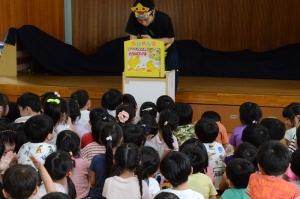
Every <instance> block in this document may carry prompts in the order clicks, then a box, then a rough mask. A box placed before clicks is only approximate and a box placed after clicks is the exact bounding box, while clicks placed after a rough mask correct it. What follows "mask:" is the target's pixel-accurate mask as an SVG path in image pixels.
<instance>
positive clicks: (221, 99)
mask: <svg viewBox="0 0 300 199" xmlns="http://www.w3.org/2000/svg"><path fill="white" fill-rule="evenodd" d="M0 85H1V88H0V92H3V93H5V94H7V95H9V96H12V97H13V96H15V97H17V96H19V95H20V94H22V93H24V92H28V91H30V92H34V93H37V94H39V95H41V94H42V93H44V92H45V91H58V92H59V93H60V94H61V95H62V96H63V97H69V96H70V94H71V93H72V92H73V91H74V90H77V89H85V90H87V91H88V92H89V94H90V97H91V99H93V100H99V99H100V98H101V96H102V94H103V93H104V92H105V91H106V90H107V89H109V88H116V89H119V90H120V91H122V77H121V76H54V75H43V74H27V73H20V74H18V76H17V77H0ZM178 87H179V90H178V91H177V93H176V102H186V103H190V104H210V105H237V106H238V105H240V104H242V103H243V102H245V101H252V102H256V103H257V104H259V105H260V106H266V107H285V106H286V105H287V104H289V103H290V102H295V101H300V80H299V81H294V80H293V81H292V80H267V79H242V78H214V77H194V76H189V77H187V76H180V77H179V84H178ZM145 92H147V91H145ZM15 97H13V98H15ZM11 100H13V99H11Z"/></svg>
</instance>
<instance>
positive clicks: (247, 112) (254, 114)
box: [229, 102, 262, 147]
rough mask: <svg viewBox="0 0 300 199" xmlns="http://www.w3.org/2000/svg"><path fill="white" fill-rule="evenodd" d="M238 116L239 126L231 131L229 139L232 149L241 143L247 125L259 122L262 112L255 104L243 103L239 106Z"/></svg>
mask: <svg viewBox="0 0 300 199" xmlns="http://www.w3.org/2000/svg"><path fill="white" fill-rule="evenodd" d="M239 114H240V121H241V125H240V126H238V127H236V128H235V129H234V130H233V132H232V134H231V137H230V139H229V143H230V144H231V145H232V146H233V147H238V146H239V145H240V144H241V143H242V139H241V138H242V135H243V130H244V129H245V128H246V126H247V125H249V124H254V123H258V122H259V120H260V118H261V116H262V111H261V109H260V107H259V106H258V105H257V104H256V103H253V102H245V103H243V104H242V105H241V106H240V108H239Z"/></svg>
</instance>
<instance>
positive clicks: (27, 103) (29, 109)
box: [17, 92, 42, 117]
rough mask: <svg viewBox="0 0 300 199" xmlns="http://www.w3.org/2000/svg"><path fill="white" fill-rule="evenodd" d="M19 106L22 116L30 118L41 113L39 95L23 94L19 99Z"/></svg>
mask: <svg viewBox="0 0 300 199" xmlns="http://www.w3.org/2000/svg"><path fill="white" fill-rule="evenodd" d="M17 104H18V107H19V110H20V115H21V116H22V117H23V116H29V115H36V114H38V113H40V111H41V109H42V106H41V101H40V98H39V96H38V95H37V94H35V93H31V92H27V93H23V94H22V95H21V96H20V97H19V98H18V99H17Z"/></svg>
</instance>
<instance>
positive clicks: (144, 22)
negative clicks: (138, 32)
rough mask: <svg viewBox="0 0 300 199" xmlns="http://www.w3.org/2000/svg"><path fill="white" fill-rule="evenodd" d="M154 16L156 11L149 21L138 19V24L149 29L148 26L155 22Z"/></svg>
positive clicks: (149, 17)
mask: <svg viewBox="0 0 300 199" xmlns="http://www.w3.org/2000/svg"><path fill="white" fill-rule="evenodd" d="M154 15H155V10H153V12H152V14H151V15H149V16H148V18H147V19H137V20H138V22H139V23H140V24H142V25H143V26H145V27H147V26H149V24H150V23H152V22H153V20H154Z"/></svg>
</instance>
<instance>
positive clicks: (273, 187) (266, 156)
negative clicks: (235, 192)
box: [246, 141, 300, 199]
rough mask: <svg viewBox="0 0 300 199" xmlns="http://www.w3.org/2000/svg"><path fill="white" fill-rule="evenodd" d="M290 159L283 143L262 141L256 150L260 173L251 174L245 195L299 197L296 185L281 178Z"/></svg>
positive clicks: (251, 196)
mask: <svg viewBox="0 0 300 199" xmlns="http://www.w3.org/2000/svg"><path fill="white" fill-rule="evenodd" d="M290 159H291V158H290V153H289V150H288V149H287V147H286V146H285V145H284V144H282V143H280V142H278V141H268V142H265V143H263V144H262V145H261V146H260V147H259V149H258V152H257V163H258V168H259V171H260V173H253V174H251V176H250V179H249V183H248V187H247V192H246V193H247V195H249V196H250V198H251V199H263V198H285V199H289V198H290V199H292V198H293V199H295V198H299V197H300V193H299V190H298V187H297V186H296V185H295V184H292V183H289V182H286V181H285V180H283V179H282V175H283V174H284V172H285V171H286V170H287V168H288V167H289V164H290Z"/></svg>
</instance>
